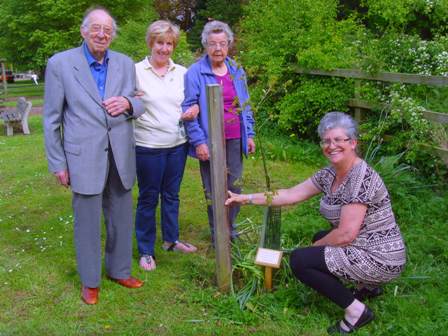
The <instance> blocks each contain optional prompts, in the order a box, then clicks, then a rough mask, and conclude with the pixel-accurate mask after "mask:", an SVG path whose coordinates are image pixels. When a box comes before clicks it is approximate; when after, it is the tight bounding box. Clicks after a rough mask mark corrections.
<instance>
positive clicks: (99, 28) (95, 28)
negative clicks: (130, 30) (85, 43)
mask: <svg viewBox="0 0 448 336" xmlns="http://www.w3.org/2000/svg"><path fill="white" fill-rule="evenodd" d="M89 30H90V32H91V33H95V34H99V33H100V32H103V34H104V35H107V36H111V35H112V34H113V32H114V29H113V28H112V27H111V26H105V25H100V24H93V25H91V26H90V28H89Z"/></svg>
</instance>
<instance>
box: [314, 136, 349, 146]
mask: <svg viewBox="0 0 448 336" xmlns="http://www.w3.org/2000/svg"><path fill="white" fill-rule="evenodd" d="M350 140H352V139H351V138H345V139H342V138H335V139H322V140H321V141H320V146H321V147H329V146H330V145H331V144H332V143H333V144H334V145H335V146H340V145H342V144H343V143H344V142H347V141H350Z"/></svg>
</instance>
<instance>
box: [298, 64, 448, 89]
mask: <svg viewBox="0 0 448 336" xmlns="http://www.w3.org/2000/svg"><path fill="white" fill-rule="evenodd" d="M295 71H296V72H297V73H301V74H308V75H319V76H330V77H344V78H354V79H364V80H373V81H380V82H391V83H404V84H424V85H430V86H448V77H445V76H429V75H416V74H408V73H394V72H378V73H376V74H369V73H367V72H365V71H361V70H357V69H335V70H332V71H325V70H319V69H311V70H309V69H304V68H301V67H297V68H296V69H295Z"/></svg>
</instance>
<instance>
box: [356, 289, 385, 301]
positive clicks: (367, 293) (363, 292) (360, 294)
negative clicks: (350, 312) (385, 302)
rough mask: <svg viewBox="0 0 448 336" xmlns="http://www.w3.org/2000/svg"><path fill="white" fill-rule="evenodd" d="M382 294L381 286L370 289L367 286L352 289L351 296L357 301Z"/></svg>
mask: <svg viewBox="0 0 448 336" xmlns="http://www.w3.org/2000/svg"><path fill="white" fill-rule="evenodd" d="M381 294H383V289H382V288H381V287H376V288H372V289H368V288H367V287H363V288H361V289H355V290H354V291H353V296H354V297H355V299H358V300H359V301H365V300H366V299H373V298H374V297H377V296H380V295H381Z"/></svg>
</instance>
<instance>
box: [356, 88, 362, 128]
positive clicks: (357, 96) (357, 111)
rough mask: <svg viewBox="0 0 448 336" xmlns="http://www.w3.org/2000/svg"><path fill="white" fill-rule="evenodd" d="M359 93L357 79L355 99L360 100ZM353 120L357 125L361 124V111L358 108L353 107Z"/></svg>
mask: <svg viewBox="0 0 448 336" xmlns="http://www.w3.org/2000/svg"><path fill="white" fill-rule="evenodd" d="M360 91H361V81H360V80H359V79H355V99H358V100H359V99H360V97H361V95H360ZM355 120H356V121H357V122H358V124H359V123H361V109H360V108H359V107H355Z"/></svg>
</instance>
